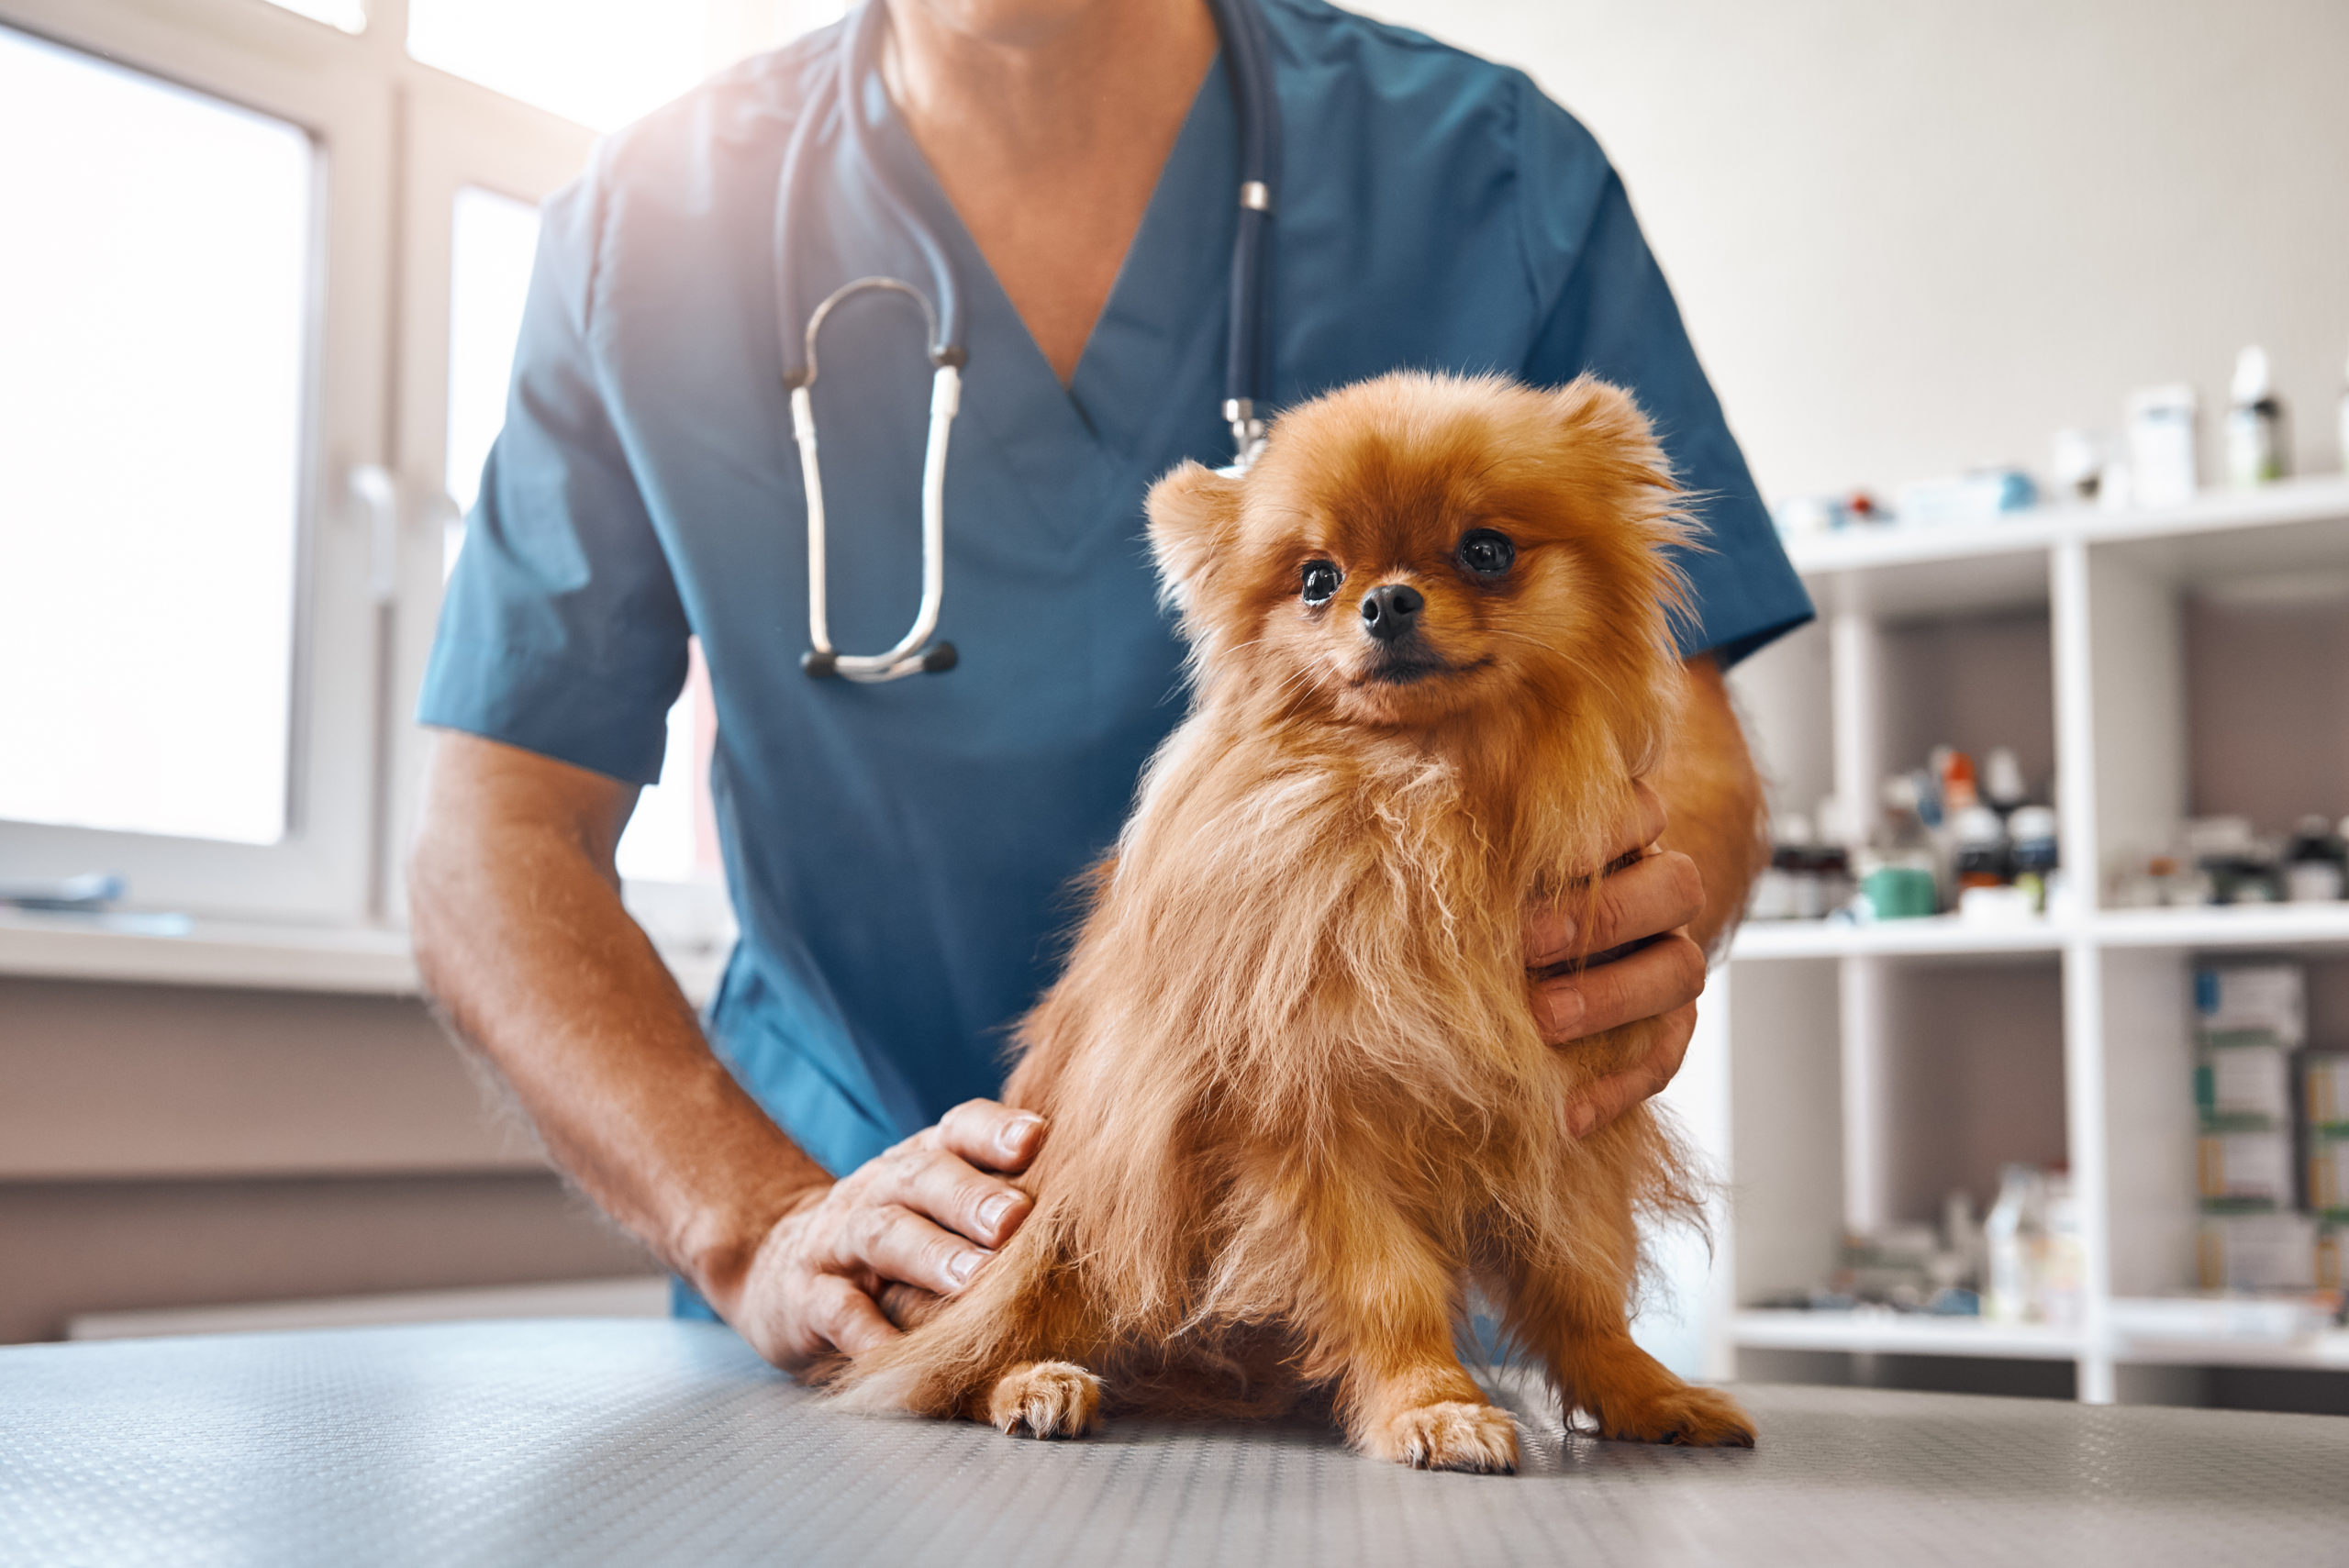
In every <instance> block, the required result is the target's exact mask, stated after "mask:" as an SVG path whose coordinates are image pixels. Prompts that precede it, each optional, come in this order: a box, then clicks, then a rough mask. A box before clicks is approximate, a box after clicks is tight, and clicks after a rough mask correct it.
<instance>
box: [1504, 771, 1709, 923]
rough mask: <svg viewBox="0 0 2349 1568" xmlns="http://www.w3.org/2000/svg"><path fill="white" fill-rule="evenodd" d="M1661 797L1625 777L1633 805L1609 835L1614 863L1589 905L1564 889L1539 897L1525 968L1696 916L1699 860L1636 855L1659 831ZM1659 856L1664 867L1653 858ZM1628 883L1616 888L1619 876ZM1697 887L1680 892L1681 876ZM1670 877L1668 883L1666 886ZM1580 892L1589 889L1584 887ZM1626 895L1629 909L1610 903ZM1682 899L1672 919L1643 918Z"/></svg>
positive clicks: (1529, 917)
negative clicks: (1586, 926)
mask: <svg viewBox="0 0 2349 1568" xmlns="http://www.w3.org/2000/svg"><path fill="white" fill-rule="evenodd" d="M1663 836H1664V801H1663V798H1662V797H1661V796H1659V795H1657V794H1656V793H1655V791H1653V790H1652V789H1650V788H1649V787H1648V786H1647V785H1646V784H1642V783H1641V782H1640V781H1639V780H1637V779H1633V780H1632V781H1631V814H1630V816H1628V817H1626V818H1625V819H1624V820H1623V821H1622V822H1620V823H1618V824H1617V825H1616V828H1615V831H1614V832H1613V833H1612V834H1610V835H1609V840H1608V850H1607V859H1606V861H1605V862H1604V864H1605V865H1609V866H1618V862H1625V861H1627V860H1628V862H1629V863H1628V864H1621V865H1620V866H1618V869H1616V870H1614V871H1611V872H1604V873H1603V874H1602V875H1601V876H1600V878H1599V883H1598V907H1597V908H1596V909H1595V910H1594V909H1592V908H1591V907H1590V906H1589V903H1588V901H1587V900H1586V899H1585V898H1582V897H1580V896H1577V892H1576V890H1569V891H1568V892H1567V893H1566V894H1565V895H1564V896H1562V897H1559V898H1556V899H1553V900H1550V901H1548V902H1544V903H1542V904H1537V905H1535V906H1532V907H1531V908H1529V909H1528V910H1527V911H1526V914H1525V962H1526V967H1527V968H1529V969H1544V968H1547V967H1549V966H1550V965H1552V964H1554V963H1564V962H1567V961H1568V960H1569V959H1575V958H1580V957H1583V956H1585V955H1586V954H1589V953H1594V952H1605V951H1607V950H1608V949H1609V948H1612V947H1619V946H1620V945H1621V944H1623V943H1625V942H1630V941H1637V940H1640V939H1641V938H1642V937H1652V936H1653V935H1655V934H1656V933H1657V932H1658V931H1668V930H1670V929H1672V928H1673V927H1675V926H1681V925H1686V924H1687V922H1689V921H1690V920H1693V919H1695V918H1696V917H1697V914H1698V911H1699V910H1701V909H1702V908H1703V907H1704V879H1703V878H1702V877H1701V876H1699V875H1698V874H1697V863H1696V862H1694V861H1691V860H1689V859H1688V857H1687V856H1686V855H1681V854H1667V855H1646V856H1642V855H1641V853H1640V851H1642V850H1644V849H1646V848H1647V847H1648V846H1649V845H1651V844H1653V843H1654V842H1655V841H1656V840H1658V839H1660V838H1662V837H1663ZM1657 861H1665V862H1678V863H1673V864H1668V865H1667V866H1666V867H1664V869H1663V870H1661V871H1659V870H1657V869H1655V865H1654V862H1657ZM1627 877H1628V878H1630V879H1631V885H1630V886H1628V887H1626V888H1623V889H1618V887H1617V884H1619V883H1621V882H1623V881H1624V879H1625V878H1627ZM1684 878H1686V879H1687V882H1688V884H1689V885H1690V886H1692V887H1693V888H1694V890H1695V896H1694V898H1693V900H1692V899H1689V898H1687V897H1686V896H1685V890H1684V889H1683V888H1682V887H1681V885H1680V884H1681V882H1682V879H1684ZM1667 884H1668V885H1667ZM1579 890H1580V891H1587V889H1586V887H1582V888H1580V889H1579ZM1626 901H1630V902H1631V903H1632V904H1633V905H1634V907H1632V908H1631V909H1628V910H1619V909H1615V908H1614V907H1613V906H1620V905H1622V904H1624V903H1625V902H1626ZM1682 903H1686V904H1687V912H1686V913H1684V914H1680V915H1677V916H1675V917H1672V918H1670V919H1658V920H1657V921H1656V923H1655V924H1653V925H1647V924H1643V923H1642V922H1643V921H1644V920H1645V919H1647V918H1648V917H1649V916H1650V915H1651V914H1653V913H1659V912H1661V911H1662V910H1663V909H1664V908H1666V907H1676V906H1679V905H1680V904H1682ZM1585 919H1588V920H1589V921H1590V923H1591V926H1592V929H1591V930H1590V931H1589V932H1588V933H1587V935H1588V940H1584V936H1585V933H1584V932H1583V931H1582V930H1581V929H1580V927H1581V924H1582V922H1583V921H1584V920H1585Z"/></svg>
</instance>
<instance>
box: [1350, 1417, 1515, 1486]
mask: <svg viewBox="0 0 2349 1568" xmlns="http://www.w3.org/2000/svg"><path fill="white" fill-rule="evenodd" d="M1375 1447H1376V1449H1377V1451H1379V1452H1380V1454H1381V1455H1382V1457H1385V1458H1387V1459H1392V1460H1395V1461H1396V1462H1398V1463H1402V1464H1408V1465H1409V1466H1410V1467H1411V1468H1412V1469H1414V1470H1469V1471H1475V1472H1477V1473H1482V1474H1496V1475H1506V1474H1508V1473H1509V1472H1510V1471H1513V1470H1515V1469H1516V1468H1517V1425H1516V1423H1515V1422H1513V1421H1511V1420H1510V1419H1509V1418H1508V1412H1507V1411H1504V1410H1497V1409H1495V1408H1494V1407H1492V1406H1490V1405H1471V1404H1467V1403H1465V1402H1459V1403H1445V1404H1441V1405H1421V1406H1418V1407H1415V1408H1412V1409H1409V1410H1406V1411H1404V1412H1403V1413H1402V1414H1401V1415H1399V1416H1397V1417H1395V1418H1393V1419H1392V1420H1390V1421H1388V1422H1387V1423H1386V1429H1385V1430H1384V1431H1383V1432H1382V1433H1380V1434H1379V1439H1378V1441H1377V1442H1376V1444H1375Z"/></svg>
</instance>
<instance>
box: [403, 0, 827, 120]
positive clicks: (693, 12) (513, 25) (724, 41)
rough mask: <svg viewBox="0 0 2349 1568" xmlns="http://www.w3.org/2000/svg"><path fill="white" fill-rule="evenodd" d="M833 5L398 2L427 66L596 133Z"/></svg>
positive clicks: (745, 0)
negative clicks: (492, 89)
mask: <svg viewBox="0 0 2349 1568" xmlns="http://www.w3.org/2000/svg"><path fill="white" fill-rule="evenodd" d="M841 10H842V6H841V0H698V3H694V0H408V8H407V47H408V52H409V53H410V54H412V55H414V56H415V57H416V58H417V60H419V61H423V62H424V63H425V64H427V65H434V66H438V67H440V69H441V70H443V71H447V72H451V73H452V74H454V75H458V76H462V77H464V78H465V79H466V80H468V81H472V82H478V83H481V84H482V85H484V86H485V87H492V88H495V89H496V90H497V91H498V92H500V93H504V94H507V95H510V96H512V97H515V98H518V99H520V100H521V101H522V102H524V103H526V104H533V105H536V106H538V107H540V108H542V109H545V110H547V111H549V112H550V113H552V114H558V115H561V116H562V117H564V118H566V119H572V120H576V121H577V122H579V123H580V124H581V125H584V126H592V127H594V128H596V129H597V130H612V129H615V128H618V127H619V126H622V125H625V124H627V123H628V122H629V120H632V119H635V118H637V117H640V116H641V115H643V114H645V113H647V112H648V111H650V110H651V109H655V108H658V107H659V106H661V105H662V104H664V103H666V102H668V101H669V100H670V99H672V98H674V97H676V96H677V95H679V94H681V93H683V92H685V90H686V89H687V88H689V87H691V86H692V85H693V84H694V83H696V82H698V81H700V80H701V79H702V78H703V77H705V76H707V75H708V74H709V73H710V72H712V71H714V70H717V69H718V68H719V67H721V66H725V65H729V64H731V63H732V62H733V61H737V60H739V59H740V58H742V57H743V56H744V55H747V54H750V53H752V52H753V51H755V50H761V49H767V48H772V47H773V46H774V44H776V43H778V42H781V41H783V40H785V39H790V38H794V37H796V36H797V35H798V34H800V33H802V32H805V31H807V29H808V28H813V27H819V26H821V25H823V24H824V23H826V22H830V21H834V20H837V19H838V18H839V17H840V16H841Z"/></svg>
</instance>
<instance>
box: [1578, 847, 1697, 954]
mask: <svg viewBox="0 0 2349 1568" xmlns="http://www.w3.org/2000/svg"><path fill="white" fill-rule="evenodd" d="M1704 908H1705V878H1704V874H1703V873H1700V872H1699V871H1698V869H1697V862H1695V861H1692V860H1690V859H1689V858H1688V857H1687V855H1683V854H1661V855H1650V856H1648V857H1647V858H1646V859H1645V860H1642V861H1639V862H1634V863H1633V864H1631V865H1628V866H1625V867H1624V868H1623V869H1622V870H1621V871H1619V872H1617V873H1615V874H1614V875H1612V876H1609V877H1608V878H1606V879H1605V880H1603V881H1602V882H1600V883H1599V884H1598V906H1597V907H1595V908H1594V909H1592V911H1591V915H1590V923H1591V930H1590V945H1589V949H1588V951H1591V952H1605V951H1608V950H1609V948H1615V947H1620V946H1621V945H1622V944H1624V943H1625V942H1635V941H1638V940H1641V939H1642V938H1643V937H1653V936H1657V935H1660V934H1662V933H1663V932H1665V931H1670V930H1675V929H1678V928H1680V927H1682V926H1685V925H1687V923H1688V922H1689V921H1691V920H1693V919H1695V918H1696V917H1698V915H1700V914H1702V913H1703V912H1704Z"/></svg>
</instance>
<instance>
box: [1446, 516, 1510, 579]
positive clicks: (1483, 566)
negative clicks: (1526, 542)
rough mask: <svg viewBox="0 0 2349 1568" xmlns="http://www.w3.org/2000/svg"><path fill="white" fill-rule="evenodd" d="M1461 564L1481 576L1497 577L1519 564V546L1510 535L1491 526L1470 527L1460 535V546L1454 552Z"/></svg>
mask: <svg viewBox="0 0 2349 1568" xmlns="http://www.w3.org/2000/svg"><path fill="white" fill-rule="evenodd" d="M1454 553H1455V554H1456V555H1457V556H1458V557H1459V559H1460V564H1461V565H1462V567H1464V569H1466V570H1467V571H1470V572H1473V573H1475V574H1476V575H1477V576H1479V577H1497V576H1499V575H1500V574H1501V573H1504V572H1506V571H1508V569H1509V568H1510V567H1511V566H1514V565H1515V564H1517V546H1516V545H1514V544H1511V543H1510V542H1509V538H1508V535H1507V534H1504V533H1496V532H1495V531H1494V530H1493V529H1491V528H1470V529H1469V530H1468V531H1467V532H1466V533H1464V534H1463V535H1461V536H1460V548H1459V550H1456V551H1455V552H1454Z"/></svg>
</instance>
